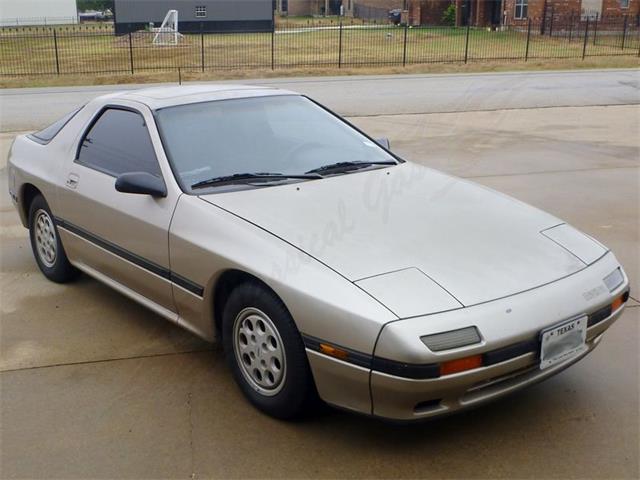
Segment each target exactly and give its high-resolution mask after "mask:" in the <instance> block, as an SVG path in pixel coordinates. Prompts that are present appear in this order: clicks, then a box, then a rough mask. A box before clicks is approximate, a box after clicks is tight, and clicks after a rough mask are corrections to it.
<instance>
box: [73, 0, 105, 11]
mask: <svg viewBox="0 0 640 480" xmlns="http://www.w3.org/2000/svg"><path fill="white" fill-rule="evenodd" d="M76 4H77V6H78V10H79V11H80V12H86V11H87V10H97V11H98V12H104V11H105V10H107V9H109V10H111V11H113V0H76Z"/></svg>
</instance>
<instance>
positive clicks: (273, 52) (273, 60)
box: [271, 22, 276, 70]
mask: <svg viewBox="0 0 640 480" xmlns="http://www.w3.org/2000/svg"><path fill="white" fill-rule="evenodd" d="M275 68H276V22H273V26H272V28H271V70H275Z"/></svg>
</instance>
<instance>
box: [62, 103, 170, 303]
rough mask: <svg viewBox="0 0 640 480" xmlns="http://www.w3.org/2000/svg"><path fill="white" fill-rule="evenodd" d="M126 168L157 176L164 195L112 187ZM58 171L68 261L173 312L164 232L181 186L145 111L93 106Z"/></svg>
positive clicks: (130, 106)
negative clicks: (61, 174) (70, 153)
mask: <svg viewBox="0 0 640 480" xmlns="http://www.w3.org/2000/svg"><path fill="white" fill-rule="evenodd" d="M131 172H147V173H150V174H152V175H155V176H157V177H160V178H162V179H163V181H164V183H165V185H166V187H167V195H166V197H159V196H156V197H154V196H151V195H146V194H130V193H121V192H118V191H116V189H115V182H116V178H117V177H118V176H119V175H121V174H123V173H131ZM64 175H65V177H64V178H65V183H64V185H63V186H62V187H61V188H60V190H59V195H58V200H59V209H58V214H59V216H60V218H57V219H56V221H57V223H58V226H59V230H61V231H62V233H61V235H62V236H63V244H64V246H65V249H66V250H67V254H68V255H69V257H70V258H71V259H72V261H74V262H75V263H76V264H78V265H79V266H80V267H81V268H84V269H85V270H88V271H89V273H91V274H93V275H94V276H97V277H99V278H102V279H103V280H104V281H106V282H107V283H112V282H116V283H115V284H113V283H112V286H114V287H116V288H118V287H123V286H124V287H125V288H124V289H122V288H120V290H123V291H124V292H125V293H129V294H130V295H133V296H134V297H136V295H138V296H137V297H136V299H137V300H139V301H142V302H143V303H145V304H147V306H148V307H150V308H153V309H155V310H156V311H158V312H159V313H161V314H164V315H165V316H174V315H173V314H174V313H175V306H174V302H173V295H172V287H171V283H170V268H169V267H170V265H169V247H168V231H169V225H170V223H171V217H172V215H173V211H174V209H175V206H176V203H177V201H178V198H179V196H180V191H179V189H178V188H177V185H176V184H175V181H174V179H173V176H172V174H171V172H170V169H169V166H168V163H167V159H166V157H165V156H164V152H163V149H162V143H161V141H160V138H159V136H158V132H157V130H156V128H155V122H154V120H153V116H152V114H151V112H150V111H149V110H148V108H147V107H145V106H143V105H139V104H137V103H135V102H122V103H120V104H118V105H110V106H106V107H104V108H102V109H100V110H99V111H97V112H96V114H95V115H94V116H93V118H92V120H91V121H90V122H89V124H88V125H87V127H86V128H85V130H84V132H83V133H82V134H81V136H80V137H79V139H78V144H77V149H76V151H75V156H73V158H70V159H69V160H68V162H67V163H66V164H65V168H64ZM139 295H141V296H142V297H144V298H140V297H139ZM149 300H150V302H149Z"/></svg>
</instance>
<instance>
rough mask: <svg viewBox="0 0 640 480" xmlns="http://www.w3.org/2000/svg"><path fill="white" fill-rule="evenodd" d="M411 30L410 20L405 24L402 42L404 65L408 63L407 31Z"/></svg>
mask: <svg viewBox="0 0 640 480" xmlns="http://www.w3.org/2000/svg"><path fill="white" fill-rule="evenodd" d="M408 31H409V20H408V19H407V21H406V22H405V24H404V41H403V42H404V43H403V44H402V66H403V67H405V66H406V65H407V32H408Z"/></svg>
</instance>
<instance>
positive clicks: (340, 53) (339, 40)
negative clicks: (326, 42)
mask: <svg viewBox="0 0 640 480" xmlns="http://www.w3.org/2000/svg"><path fill="white" fill-rule="evenodd" d="M338 68H342V17H340V36H339V37H338Z"/></svg>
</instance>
